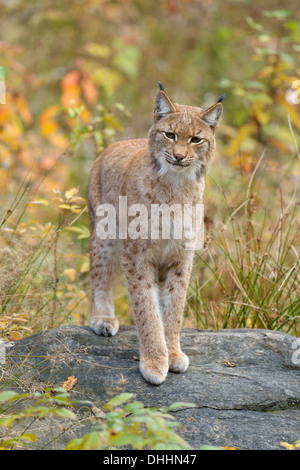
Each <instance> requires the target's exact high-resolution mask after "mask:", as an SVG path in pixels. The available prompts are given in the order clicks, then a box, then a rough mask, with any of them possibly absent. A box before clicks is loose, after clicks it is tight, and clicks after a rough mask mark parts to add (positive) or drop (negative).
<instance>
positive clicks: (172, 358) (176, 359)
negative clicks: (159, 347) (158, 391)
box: [169, 352, 189, 372]
mask: <svg viewBox="0 0 300 470" xmlns="http://www.w3.org/2000/svg"><path fill="white" fill-rule="evenodd" d="M188 366H189V358H188V357H187V356H186V355H185V354H184V353H183V352H172V353H169V370H170V371H172V372H185V371H186V370H187V368H188Z"/></svg>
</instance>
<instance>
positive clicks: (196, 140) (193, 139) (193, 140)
mask: <svg viewBox="0 0 300 470" xmlns="http://www.w3.org/2000/svg"><path fill="white" fill-rule="evenodd" d="M189 140H190V143H192V144H201V143H202V142H204V139H201V138H200V137H197V136H196V135H194V136H193V137H191V138H190V139H189Z"/></svg>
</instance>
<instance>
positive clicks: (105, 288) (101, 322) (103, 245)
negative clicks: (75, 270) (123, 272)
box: [89, 231, 119, 336]
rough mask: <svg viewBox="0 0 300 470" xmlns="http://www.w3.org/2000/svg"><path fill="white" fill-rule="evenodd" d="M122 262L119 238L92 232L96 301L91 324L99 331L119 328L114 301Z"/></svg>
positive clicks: (108, 332) (92, 277)
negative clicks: (103, 236) (115, 284)
mask: <svg viewBox="0 0 300 470" xmlns="http://www.w3.org/2000/svg"><path fill="white" fill-rule="evenodd" d="M118 266H119V250H118V241H117V240H110V239H106V240H101V239H99V238H98V237H97V235H96V233H95V231H94V232H93V233H92V235H91V246H90V284H91V303H92V305H91V313H90V319H89V326H90V328H91V329H92V330H93V331H94V332H95V333H96V334H97V335H103V336H113V335H115V334H116V333H117V331H118V329H119V322H118V320H117V318H116V317H115V312H114V304H113V286H114V281H115V279H116V276H117V274H118Z"/></svg>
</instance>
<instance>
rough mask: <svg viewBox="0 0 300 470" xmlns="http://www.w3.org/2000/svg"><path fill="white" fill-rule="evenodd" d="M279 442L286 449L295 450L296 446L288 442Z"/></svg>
mask: <svg viewBox="0 0 300 470" xmlns="http://www.w3.org/2000/svg"><path fill="white" fill-rule="evenodd" d="M279 444H280V445H281V446H282V447H284V448H285V449H287V450H297V446H295V445H294V444H289V443H288V442H279Z"/></svg>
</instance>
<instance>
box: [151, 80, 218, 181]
mask: <svg viewBox="0 0 300 470" xmlns="http://www.w3.org/2000/svg"><path fill="white" fill-rule="evenodd" d="M158 84H159V88H160V91H159V93H158V95H157V97H156V101H155V109H154V122H153V126H152V127H151V129H150V131H149V148H150V149H151V154H152V158H153V159H154V164H155V167H156V168H157V171H158V174H159V175H164V174H169V175H174V174H177V177H178V178H180V179H181V177H182V178H183V179H185V178H187V179H189V180H194V181H195V180H199V179H200V178H202V177H203V176H204V175H205V173H206V171H207V168H208V165H209V162H210V161H211V159H212V157H213V153H214V149H215V129H216V127H217V124H218V121H219V118H220V116H221V114H222V110H223V107H222V104H221V101H223V99H224V98H225V95H221V96H220V98H219V99H218V101H217V103H216V104H214V105H213V106H210V107H209V108H206V109H202V108H196V107H193V106H184V105H179V104H175V103H173V102H172V101H171V99H170V98H169V97H168V95H167V94H166V93H165V91H164V87H163V85H162V84H161V83H160V82H158Z"/></svg>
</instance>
